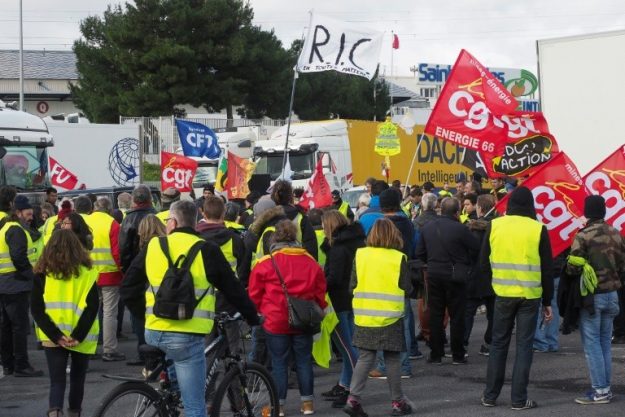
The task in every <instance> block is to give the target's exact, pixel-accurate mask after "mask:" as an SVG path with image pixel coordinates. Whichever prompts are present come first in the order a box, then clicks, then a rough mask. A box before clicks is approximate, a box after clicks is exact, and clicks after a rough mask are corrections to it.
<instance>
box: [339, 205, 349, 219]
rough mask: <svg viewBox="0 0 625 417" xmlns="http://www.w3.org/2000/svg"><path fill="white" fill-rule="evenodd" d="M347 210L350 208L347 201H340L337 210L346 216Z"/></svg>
mask: <svg viewBox="0 0 625 417" xmlns="http://www.w3.org/2000/svg"><path fill="white" fill-rule="evenodd" d="M348 210H351V209H350V208H349V203H348V202H347V201H343V202H342V203H341V207H339V212H340V213H341V214H342V215H343V216H345V217H347V211H348Z"/></svg>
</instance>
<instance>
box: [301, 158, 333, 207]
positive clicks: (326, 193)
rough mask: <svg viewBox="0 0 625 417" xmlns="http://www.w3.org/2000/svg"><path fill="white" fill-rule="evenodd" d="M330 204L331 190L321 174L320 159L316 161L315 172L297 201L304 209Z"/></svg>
mask: <svg viewBox="0 0 625 417" xmlns="http://www.w3.org/2000/svg"><path fill="white" fill-rule="evenodd" d="M331 204H332V190H331V189H330V184H328V181H327V180H326V177H325V176H324V175H323V166H322V164H321V159H320V160H319V161H317V166H316V167H315V172H314V173H313V175H312V177H311V178H310V180H309V181H308V186H307V187H306V190H305V191H304V194H303V195H302V198H301V199H300V201H299V205H300V206H302V207H304V208H305V209H306V210H310V209H313V208H322V207H327V206H329V205H331Z"/></svg>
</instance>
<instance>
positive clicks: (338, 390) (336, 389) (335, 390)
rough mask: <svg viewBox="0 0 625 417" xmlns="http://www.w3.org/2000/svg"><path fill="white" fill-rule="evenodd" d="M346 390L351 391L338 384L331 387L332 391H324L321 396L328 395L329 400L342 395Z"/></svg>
mask: <svg viewBox="0 0 625 417" xmlns="http://www.w3.org/2000/svg"><path fill="white" fill-rule="evenodd" d="M345 392H349V391H347V390H346V389H345V388H343V387H342V386H340V385H339V384H336V385H335V386H333V387H332V388H331V389H330V391H326V392H322V393H321V396H322V397H326V398H327V399H328V400H331V399H334V398H337V397H340V396H341V395H343V394H344V393H345Z"/></svg>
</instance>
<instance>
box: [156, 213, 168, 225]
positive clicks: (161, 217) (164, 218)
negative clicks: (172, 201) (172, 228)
mask: <svg viewBox="0 0 625 417" xmlns="http://www.w3.org/2000/svg"><path fill="white" fill-rule="evenodd" d="M156 217H158V218H159V220H160V221H162V222H163V224H166V223H167V219H168V218H169V210H164V211H160V212H158V213H156Z"/></svg>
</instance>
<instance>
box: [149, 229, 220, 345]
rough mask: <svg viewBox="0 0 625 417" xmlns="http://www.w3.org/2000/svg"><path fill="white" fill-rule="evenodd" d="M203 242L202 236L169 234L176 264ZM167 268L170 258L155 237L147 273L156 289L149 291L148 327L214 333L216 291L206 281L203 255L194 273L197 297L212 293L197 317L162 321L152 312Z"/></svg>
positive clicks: (182, 331)
mask: <svg viewBox="0 0 625 417" xmlns="http://www.w3.org/2000/svg"><path fill="white" fill-rule="evenodd" d="M201 240H202V239H200V238H199V237H197V236H194V235H192V234H189V233H181V232H175V233H172V234H170V235H168V236H167V242H168V244H169V252H170V256H171V259H172V261H173V262H175V261H176V259H178V257H179V256H180V255H186V254H187V253H188V252H189V249H191V247H192V246H193V245H194V244H195V243H196V242H199V241H201ZM167 268H168V263H167V258H166V257H165V254H164V253H163V251H162V250H161V245H160V243H159V241H158V238H153V239H152V240H150V242H149V243H148V251H147V255H146V258H145V269H146V274H147V276H148V281H149V284H150V286H151V287H152V288H148V289H147V290H146V292H145V306H146V312H145V328H146V329H150V330H159V331H163V332H181V333H196V334H208V333H210V331H211V329H212V328H213V319H214V318H215V292H214V288H213V287H212V286H211V285H210V284H209V283H208V280H207V278H206V271H205V270H204V260H203V259H202V253H201V252H200V253H198V255H197V256H196V258H195V260H194V261H193V263H192V264H191V268H190V272H191V276H192V277H193V285H194V287H195V295H196V297H197V298H200V296H201V295H202V294H204V292H205V291H206V290H208V292H207V293H206V295H205V296H204V298H202V300H201V301H200V302H199V304H198V305H197V307H196V308H195V311H194V312H193V317H192V318H191V319H189V320H169V319H162V318H160V317H156V316H155V315H154V314H153V312H152V308H153V307H154V294H155V293H156V292H157V291H158V288H159V286H160V285H161V282H162V281H163V275H164V274H165V271H166V270H167Z"/></svg>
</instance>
